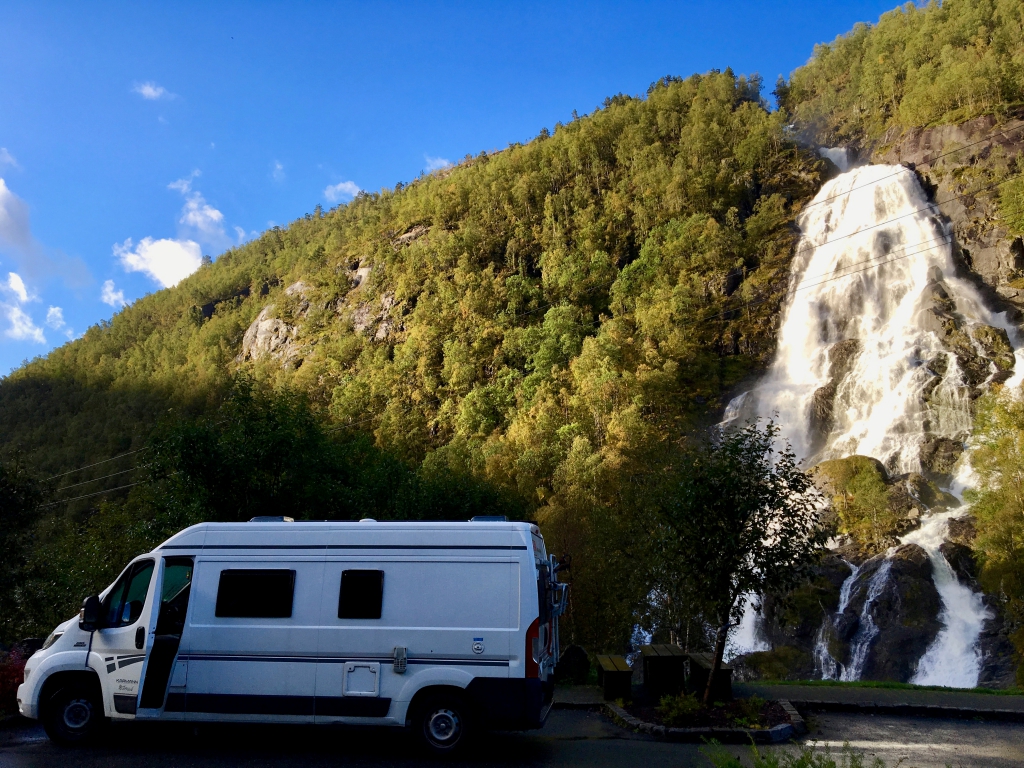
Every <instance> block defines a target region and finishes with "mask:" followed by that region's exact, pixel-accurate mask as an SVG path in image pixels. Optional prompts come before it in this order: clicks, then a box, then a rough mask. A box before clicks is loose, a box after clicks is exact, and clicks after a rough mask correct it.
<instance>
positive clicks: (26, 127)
mask: <svg viewBox="0 0 1024 768" xmlns="http://www.w3.org/2000/svg"><path fill="white" fill-rule="evenodd" d="M893 5H894V3H893V2H892V0H889V1H888V2H869V1H868V0H863V1H861V0H852V1H847V2H842V3H837V2H835V1H834V0H832V2H817V1H811V0H803V1H802V2H774V3H771V2H721V0H720V1H719V2H688V3H679V2H677V3H658V2H649V3H644V2H637V3H630V4H625V3H622V4H617V3H599V2H591V3H558V2H543V3H532V4H531V3H515V4H513V3H503V4H499V3H487V2H475V3H445V4H441V3H436V4H435V3H430V4H428V3H373V4H371V3H312V2H309V3H295V2H293V3H287V4H286V3H270V2H262V3H259V2H256V3H244V4H243V3H216V2H211V1H210V0H207V2H203V3H186V2H179V3H174V4H171V3H166V4H163V5H157V4H154V3H145V4H143V3H121V4H110V3H77V4H71V3H67V4H52V3H46V2H38V0H37V1H35V2H31V3H29V2H22V3H17V4H15V3H10V2H7V3H3V4H2V5H0V8H2V19H3V21H2V23H0V375H2V374H6V373H7V372H9V371H10V370H11V369H13V368H15V367H17V366H18V365H20V364H21V361H22V360H24V359H27V358H31V357H34V356H36V355H40V354H45V353H46V352H47V351H49V350H50V349H53V348H54V347H56V346H59V345H60V344H63V343H65V342H66V341H67V340H68V339H69V338H73V337H75V336H78V335H80V334H81V333H82V332H83V331H84V330H85V329H86V328H87V327H88V326H89V325H93V324H95V323H97V322H99V321H100V320H102V319H105V318H110V317H111V316H112V315H113V314H114V312H115V311H116V310H117V309H118V308H120V307H121V306H122V305H123V303H124V302H129V303H130V302H131V301H133V300H135V299H137V298H139V297H141V296H143V295H145V294H147V293H150V292H152V291H154V290H158V289H160V288H161V287H163V286H166V285H171V284H174V283H176V282H177V281H178V280H180V279H181V278H182V277H183V276H185V275H187V274H189V272H191V271H192V270H193V269H195V267H196V266H198V264H199V260H200V258H201V256H202V255H204V254H208V255H210V256H213V257H214V258H216V256H217V255H218V254H219V253H221V252H223V251H224V250H225V249H226V248H228V247H230V246H231V245H232V244H235V243H238V242H240V241H243V240H247V239H250V238H252V237H255V236H256V235H257V234H258V233H259V232H262V231H263V230H265V229H266V228H267V227H269V226H273V225H275V224H287V223H288V222H289V221H291V220H293V219H295V218H297V217H299V216H302V215H303V214H305V213H307V212H309V211H312V210H313V208H314V207H315V206H316V205H317V204H320V205H323V206H324V207H325V208H330V207H333V206H334V205H336V204H338V203H339V202H344V201H346V200H348V199H350V197H351V195H352V194H353V193H354V192H356V191H358V190H359V189H367V190H375V189H380V188H381V187H384V186H394V184H395V183H396V182H398V181H408V180H410V179H412V178H414V177H416V176H417V175H418V174H419V173H421V172H422V171H423V170H425V169H430V168H432V167H436V166H437V165H438V164H443V163H445V162H449V161H455V160H458V159H459V158H462V157H464V156H465V155H467V154H477V153H478V152H480V151H481V150H491V149H500V148H502V147H505V146H507V145H508V144H509V143H510V142H516V141H520V142H525V141H528V140H529V139H531V138H532V137H534V136H536V135H537V133H538V132H539V131H540V129H541V128H543V127H548V128H551V127H553V126H554V124H555V123H556V122H557V121H567V120H569V119H571V116H572V112H573V110H577V111H578V112H579V113H580V114H584V113H587V112H590V111H592V110H593V109H594V108H595V107H597V106H598V105H599V104H600V103H601V102H602V101H603V99H604V98H605V97H606V96H611V95H614V94H616V93H627V94H642V93H643V92H644V91H646V89H647V86H648V85H649V84H650V83H651V82H653V81H654V80H657V79H658V78H660V77H662V76H664V75H669V74H671V75H682V76H686V75H689V74H692V73H694V72H705V71H707V70H709V69H712V68H718V69H724V68H725V67H728V66H731V67H732V68H733V70H734V71H736V72H740V73H752V72H758V73H760V74H761V75H762V76H763V77H764V79H765V82H766V84H767V87H766V89H765V90H766V92H768V91H771V89H772V85H773V84H774V82H775V78H776V77H777V76H778V75H779V74H787V75H788V73H789V72H790V71H792V70H793V69H794V68H795V67H797V66H799V65H800V64H802V63H804V62H805V61H806V60H807V58H808V57H809V55H810V53H811V50H812V47H813V45H814V43H816V42H822V41H829V40H832V39H833V38H835V37H836V35H838V34H841V33H843V32H845V31H847V30H848V29H850V28H851V27H852V26H853V24H854V23H855V22H857V21H875V20H876V19H877V18H878V16H879V15H880V14H881V13H883V12H884V11H886V10H888V9H889V8H891V7H892V6H893ZM766 95H767V93H766Z"/></svg>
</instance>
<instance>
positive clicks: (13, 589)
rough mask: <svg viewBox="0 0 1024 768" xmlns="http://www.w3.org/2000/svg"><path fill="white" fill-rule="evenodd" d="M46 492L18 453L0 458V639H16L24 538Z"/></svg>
mask: <svg viewBox="0 0 1024 768" xmlns="http://www.w3.org/2000/svg"><path fill="white" fill-rule="evenodd" d="M42 500H43V493H42V489H41V487H40V485H39V483H38V482H37V481H36V479H35V478H34V477H32V475H31V474H30V473H29V471H28V469H27V468H26V467H25V465H24V463H23V462H22V460H21V458H20V457H19V456H14V457H13V458H11V459H9V460H6V461H0V638H4V639H16V638H13V637H12V631H13V628H14V626H15V624H16V621H17V609H16V605H17V600H18V594H19V591H20V589H21V580H22V578H23V576H24V572H25V559H26V554H27V551H26V550H27V547H26V544H27V543H28V542H26V541H25V539H26V538H27V536H28V531H29V529H30V527H31V525H32V524H33V523H34V522H35V521H36V519H37V517H38V515H39V506H40V504H41V502H42Z"/></svg>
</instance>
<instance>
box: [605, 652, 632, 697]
mask: <svg viewBox="0 0 1024 768" xmlns="http://www.w3.org/2000/svg"><path fill="white" fill-rule="evenodd" d="M597 684H598V685H599V686H601V688H602V689H603V690H604V699H605V701H614V700H615V699H631V698H632V697H633V687H632V686H633V670H632V669H631V668H630V666H629V664H628V663H627V662H626V659H625V658H623V657H622V656H598V657H597Z"/></svg>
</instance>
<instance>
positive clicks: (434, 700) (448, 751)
mask: <svg viewBox="0 0 1024 768" xmlns="http://www.w3.org/2000/svg"><path fill="white" fill-rule="evenodd" d="M413 727H414V728H415V729H416V731H417V733H418V734H419V737H420V740H421V741H422V742H423V745H424V746H425V747H426V748H427V750H428V751H429V752H431V753H433V754H435V755H452V754H455V753H456V752H459V751H461V750H462V748H463V747H464V746H465V745H466V742H468V741H469V740H470V738H471V736H472V734H473V730H474V729H473V724H472V722H471V718H470V715H469V707H467V706H466V700H465V698H464V697H463V696H459V695H457V694H454V693H435V694H432V695H431V696H429V697H428V698H427V699H426V700H424V701H423V702H422V703H420V704H419V706H417V707H416V716H415V717H414V718H413Z"/></svg>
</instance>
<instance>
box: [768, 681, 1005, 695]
mask: <svg viewBox="0 0 1024 768" xmlns="http://www.w3.org/2000/svg"><path fill="white" fill-rule="evenodd" d="M751 685H807V686H813V687H816V688H887V689H891V690H897V691H945V692H946V693H985V694H990V695H993V696H1024V689H1021V688H947V687H945V686H942V685H914V684H912V683H896V682H891V681H888V680H856V681H853V682H844V681H842V680H758V681H756V682H753V683H751Z"/></svg>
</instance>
